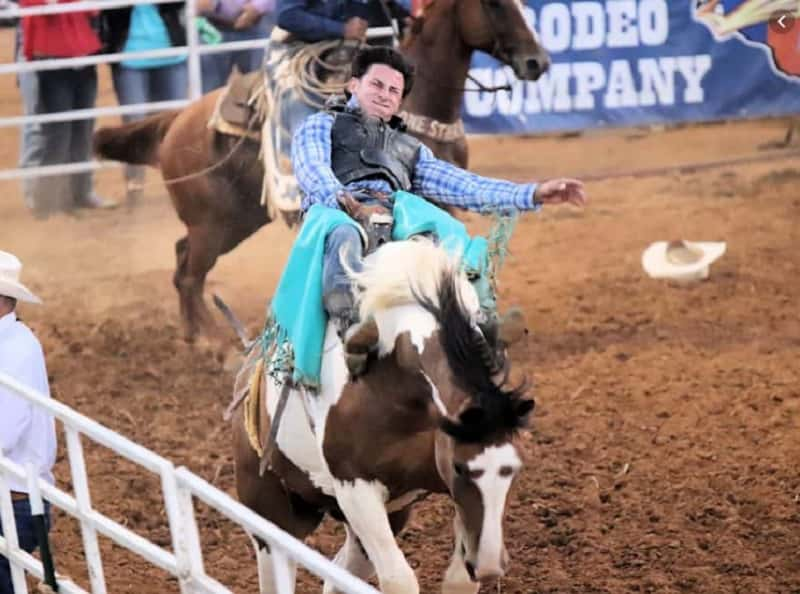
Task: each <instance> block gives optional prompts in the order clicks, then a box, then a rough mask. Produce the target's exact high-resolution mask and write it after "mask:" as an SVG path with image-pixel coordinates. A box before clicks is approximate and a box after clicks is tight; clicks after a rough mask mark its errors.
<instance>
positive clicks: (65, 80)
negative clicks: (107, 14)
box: [21, 0, 115, 212]
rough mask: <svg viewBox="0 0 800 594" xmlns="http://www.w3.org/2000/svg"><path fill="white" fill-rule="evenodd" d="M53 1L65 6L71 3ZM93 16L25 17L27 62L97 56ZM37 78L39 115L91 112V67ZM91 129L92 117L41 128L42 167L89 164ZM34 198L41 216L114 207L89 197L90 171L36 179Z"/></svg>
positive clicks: (29, 1) (28, 2)
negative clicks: (82, 209)
mask: <svg viewBox="0 0 800 594" xmlns="http://www.w3.org/2000/svg"><path fill="white" fill-rule="evenodd" d="M55 1H56V2H63V3H66V2H69V1H71V0H55ZM46 3H47V4H52V3H53V0H21V5H22V6H36V5H42V4H46ZM93 16H95V13H90V12H69V13H63V14H52V15H46V16H45V15H41V16H28V17H24V18H23V20H22V27H23V52H24V54H25V59H26V60H42V59H48V58H75V57H80V56H88V55H92V54H95V53H97V52H99V51H100V49H101V44H100V39H99V37H98V35H97V31H95V29H94V27H93V24H92V17H93ZM36 74H37V82H38V99H37V103H36V114H37V115H39V114H51V113H57V112H63V111H71V110H75V109H91V108H92V107H94V104H95V99H96V98H97V71H96V69H95V67H94V66H82V67H78V68H59V69H54V70H39V71H37V73H36ZM93 128H94V118H87V119H82V120H73V121H64V122H51V123H45V124H42V127H41V131H42V141H43V147H44V155H43V158H42V165H57V164H62V163H79V162H82V161H88V160H89V158H90V154H91V140H92V130H93ZM32 196H33V200H34V201H35V203H36V206H37V208H41V209H43V210H45V212H51V211H56V210H62V211H72V210H73V209H75V208H108V207H113V206H115V204H114V203H113V202H109V201H106V200H104V199H102V198H100V197H98V196H97V195H96V194H94V193H93V191H92V174H91V172H89V171H87V172H82V173H75V174H71V175H69V174H68V175H54V176H47V177H42V178H38V179H36V180H35V182H34V183H32Z"/></svg>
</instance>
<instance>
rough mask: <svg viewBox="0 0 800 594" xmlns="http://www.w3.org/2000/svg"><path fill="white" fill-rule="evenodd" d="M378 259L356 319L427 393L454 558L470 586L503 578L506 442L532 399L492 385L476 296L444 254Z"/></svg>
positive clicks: (508, 478) (412, 248) (399, 251)
mask: <svg viewBox="0 0 800 594" xmlns="http://www.w3.org/2000/svg"><path fill="white" fill-rule="evenodd" d="M381 252H383V253H381ZM375 256H376V258H375V260H374V266H373V267H372V270H367V271H366V272H365V274H363V275H361V278H360V279H359V280H361V281H362V284H363V285H365V286H366V287H367V289H366V290H365V291H364V293H363V294H362V295H363V297H364V299H363V300H362V304H361V305H362V315H363V314H368V315H373V316H375V320H376V325H377V327H378V329H379V335H380V339H379V350H380V352H381V353H383V354H384V355H386V354H388V353H392V354H393V355H394V358H395V360H396V361H397V362H398V364H399V366H400V367H401V368H404V369H405V370H406V373H407V374H408V375H409V376H414V377H416V378H418V379H417V381H416V382H415V385H417V386H419V387H420V389H422V390H425V391H427V392H428V394H427V395H426V396H425V398H424V400H425V401H427V402H428V403H430V406H428V407H427V409H428V410H429V411H431V412H430V413H429V414H430V415H431V423H430V426H431V427H432V428H435V429H438V431H437V433H436V437H435V442H436V448H435V458H436V470H437V472H438V475H439V477H440V478H441V480H442V481H443V482H444V483H445V484H446V485H447V488H448V490H449V492H450V494H451V496H452V498H453V500H454V502H455V504H456V510H457V513H456V520H455V529H456V543H457V549H456V554H457V555H460V556H461V558H462V560H463V563H464V567H465V569H466V571H467V572H468V573H469V576H470V577H471V578H472V579H473V580H484V579H490V578H495V577H498V576H501V575H503V573H504V571H505V567H506V564H507V553H506V550H505V545H504V542H503V517H504V515H505V510H506V505H507V496H508V492H509V490H510V488H511V485H512V482H513V480H514V478H515V476H516V475H517V473H518V472H519V470H520V468H521V466H522V462H521V460H520V457H519V455H518V453H517V450H516V448H515V446H514V444H513V438H514V436H515V435H516V433H517V431H518V430H519V429H520V428H521V427H523V426H524V425H525V423H526V421H527V418H528V415H529V414H530V412H531V411H532V410H533V407H534V402H533V400H531V399H529V398H526V397H525V393H524V390H523V389H521V388H520V389H507V388H506V386H505V382H504V380H503V379H502V378H500V379H499V378H498V375H499V374H498V371H497V366H496V365H495V361H494V357H495V353H496V348H495V345H491V344H489V342H488V341H487V339H486V338H485V337H484V336H483V334H482V333H481V331H480V330H479V329H478V326H477V324H476V320H477V318H478V312H479V304H478V298H477V295H476V293H475V290H474V289H473V288H472V286H471V285H470V283H469V281H468V280H467V279H466V276H465V275H464V274H463V273H462V272H461V271H460V268H459V266H458V265H457V264H456V263H454V262H453V261H452V260H451V259H449V257H448V256H447V255H446V254H445V252H444V250H443V249H442V248H440V247H438V246H434V245H433V244H432V243H430V242H428V241H414V242H397V243H393V244H388V245H386V246H384V247H383V248H382V249H381V250H379V251H378V252H377V253H376V254H375ZM376 285H381V286H382V287H383V290H382V291H376V290H372V289H371V287H375V286H376ZM409 287H410V289H409ZM409 296H410V297H411V299H409ZM409 302H412V304H411V305H409ZM403 304H405V305H403ZM499 334H502V331H501V332H500V333H499ZM423 408H425V407H423Z"/></svg>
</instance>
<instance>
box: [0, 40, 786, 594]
mask: <svg viewBox="0 0 800 594" xmlns="http://www.w3.org/2000/svg"><path fill="white" fill-rule="evenodd" d="M4 35H5V34H4ZM2 39H3V47H4V48H5V50H8V51H6V54H7V55H10V48H9V43H8V39H7V37H5V36H4V37H3V38H2ZM5 82H6V84H5V85H3V87H2V88H0V111H1V112H2V113H3V115H11V114H15V113H19V102H18V99H17V95H16V90H15V89H14V85H13V82H12V80H11V78H10V77H6V79H5ZM112 101H113V98H112V95H111V93H110V90H109V88H108V83H107V77H106V76H105V73H104V76H103V84H102V91H101V103H103V104H110V103H111V102H112ZM785 124H786V123H785V122H782V121H776V120H772V121H763V122H745V123H736V124H719V125H706V126H699V127H685V128H682V129H677V130H668V131H638V130H636V131H634V130H625V131H616V132H611V133H603V134H599V133H598V134H589V135H585V136H583V137H579V138H569V139H566V138H538V139H532V138H476V139H473V140H472V141H471V149H472V166H473V168H474V169H475V170H476V171H478V172H481V173H484V174H489V175H497V176H509V177H514V178H517V179H524V178H537V177H542V176H553V175H562V174H570V175H575V174H593V173H598V172H605V171H615V170H620V169H622V168H624V169H625V170H628V169H634V168H646V167H655V166H662V165H670V164H675V163H684V162H693V161H699V160H716V159H723V158H729V157H737V156H744V155H750V154H754V153H756V152H758V148H759V146H760V145H763V144H765V143H769V142H772V141H775V140H778V139H780V138H781V137H782V135H783V132H784V130H785ZM16 142H17V139H16V131H15V130H13V129H0V146H2V149H3V150H2V152H1V154H0V156H2V166H3V167H11V166H14V162H15V160H16V158H17V149H16V146H17V145H16ZM97 179H98V188H99V190H100V191H101V192H102V193H103V194H105V195H107V196H111V197H115V198H121V197H122V196H121V194H122V192H123V185H122V183H121V171H120V170H109V171H104V172H102V173H101V174H99V175H98V178H97ZM149 179H150V180H152V182H153V184H152V185H151V186H150V187H149V188H148V192H147V195H146V197H145V199H144V200H143V202H142V203H141V204H140V206H139V207H138V208H137V209H136V210H134V211H132V212H128V211H126V210H125V209H119V210H116V211H113V212H103V213H90V214H88V215H85V216H82V217H80V218H74V217H66V216H59V217H55V218H51V219H49V220H47V221H44V222H41V221H35V220H33V218H32V217H31V216H30V215H29V214H28V213H27V212H26V210H25V209H24V207H23V206H22V200H21V196H20V192H19V189H18V184H17V183H10V182H4V183H3V184H2V198H0V249H5V250H10V251H13V252H15V253H17V254H18V255H19V256H20V257H21V259H22V260H23V261H24V262H25V264H26V268H25V271H24V275H25V277H24V278H25V280H26V281H27V283H28V284H29V285H30V286H31V287H32V288H33V289H34V290H36V291H37V292H38V293H39V294H40V295H41V296H42V297H43V299H44V301H45V305H44V306H43V307H39V308H34V307H23V308H22V309H21V314H22V316H23V317H24V318H25V319H26V321H27V322H28V323H29V324H30V325H31V326H32V327H33V328H34V329H35V331H36V332H37V334H38V335H39V337H40V338H41V340H42V342H43V344H44V348H45V352H46V355H47V361H48V365H49V370H50V373H51V382H52V388H53V394H54V396H55V398H57V399H59V400H60V401H62V402H65V403H66V404H68V405H70V406H72V407H74V408H76V409H77V410H78V411H80V412H82V413H84V414H86V415H88V416H89V417H91V418H93V419H96V420H97V421H99V422H101V423H103V424H104V425H106V426H108V427H111V428H112V429H114V430H115V431H118V432H120V433H122V434H123V435H125V436H127V437H129V438H131V439H133V440H135V441H137V442H139V443H141V444H143V445H145V446H146V447H148V448H151V449H153V450H155V451H156V452H158V453H159V454H161V455H163V456H165V457H167V458H169V459H170V460H172V461H174V462H175V463H176V464H183V465H186V466H187V467H188V468H189V469H191V470H192V471H194V472H196V473H198V474H200V475H201V476H203V477H204V478H206V479H207V480H209V481H211V482H212V483H214V484H215V485H217V486H218V487H220V488H221V489H223V490H226V491H228V492H229V493H231V494H233V469H232V459H231V448H230V446H229V437H228V434H229V430H228V427H227V425H226V424H225V423H224V422H223V421H222V411H223V409H224V408H225V406H226V405H227V403H228V401H229V397H230V388H231V376H230V374H229V373H228V372H226V371H225V370H224V368H223V362H222V356H221V355H220V354H218V352H217V350H216V349H212V348H210V347H208V346H203V345H196V346H189V345H186V344H185V343H184V342H183V341H182V340H181V336H180V328H179V320H178V308H177V300H176V296H175V292H174V290H173V287H172V283H171V277H172V271H173V245H174V242H175V240H176V239H178V238H179V237H181V235H182V227H181V224H180V222H179V221H178V219H177V217H176V216H175V215H174V213H173V211H172V209H171V207H170V204H169V202H168V200H167V199H166V197H165V193H164V191H163V187H161V186H160V184H159V182H158V177H157V175H156V174H151V175H150V177H149ZM798 187H800V165H798V161H797V158H796V156H795V158H794V160H792V159H791V158H782V159H774V160H771V161H769V162H761V163H755V164H747V165H737V166H735V167H733V166H731V167H721V168H716V169H711V170H704V171H695V172H692V171H688V170H685V171H682V172H679V171H676V172H672V173H670V174H665V175H660V176H652V177H645V178H631V177H627V178H620V179H611V180H605V181H594V182H591V183H589V184H588V191H589V194H590V198H591V205H590V207H589V208H587V209H586V210H585V211H583V212H577V211H575V210H572V209H569V208H553V209H549V210H547V211H545V212H542V213H540V214H538V215H532V216H527V217H525V218H524V219H523V220H522V222H521V224H520V225H519V227H518V230H517V232H516V234H515V236H514V238H513V241H512V244H511V248H512V251H513V256H512V258H511V260H510V262H509V263H508V264H507V267H506V268H505V269H504V272H503V275H502V279H501V280H502V283H503V284H502V289H501V298H502V301H503V303H504V305H520V306H522V307H523V308H524V309H525V310H526V312H527V315H528V318H529V322H530V324H531V327H532V331H533V333H532V335H531V336H530V337H529V339H528V341H527V343H526V344H524V345H522V346H520V347H518V348H516V349H515V350H514V352H513V359H514V363H515V365H516V366H517V367H518V368H519V369H522V370H524V372H525V373H527V374H528V375H529V376H530V377H531V378H532V379H533V380H534V383H535V390H534V394H535V397H536V401H537V408H536V411H535V415H534V418H533V425H532V429H531V430H530V431H529V432H526V433H524V434H523V435H522V437H521V439H520V448H521V450H522V452H523V455H524V458H525V462H526V469H525V471H524V473H523V474H522V476H521V477H520V480H519V481H518V483H517V485H516V488H515V490H514V493H513V496H512V498H511V503H510V506H509V510H508V515H507V544H508V547H509V552H510V554H511V556H512V565H511V567H510V568H509V572H508V575H507V576H506V577H505V578H504V579H503V580H502V582H501V583H500V584H499V585H498V587H497V591H498V592H505V593H508V594H532V593H617V592H654V593H655V592H658V593H672V592H676V593H677V592H696V593H717V592H719V593H723V592H725V593H727V592H730V593H733V592H742V593H745V592H746V593H748V594H749V593H764V594H766V593H781V594H798V593H800V557H798V554H797V552H798V550H800V475H798V468H799V465H798V462H799V461H800V432H799V430H800V427H799V426H798V424H799V421H798V419H800V366H798V363H797V361H798V355H799V354H800V321H799V320H798V314H797V308H798V300H797V295H796V294H797V291H798V289H799V288H800V280H798V279H799V278H800V255H798V246H799V245H800V191H799V190H798ZM472 221H473V224H474V226H475V228H476V229H479V228H482V224H481V223H480V222H477V221H475V220H474V219H472ZM291 238H292V234H291V232H289V231H288V230H287V229H286V228H285V227H283V226H282V225H281V224H274V225H272V226H269V227H267V228H265V229H263V230H262V231H261V232H259V233H258V234H257V235H256V236H255V237H254V238H252V239H250V240H249V241H247V242H246V243H245V244H244V245H242V246H241V247H240V248H239V249H237V250H236V251H235V252H234V253H233V254H231V255H229V256H226V257H225V258H223V259H222V260H221V261H220V262H219V264H218V265H217V267H216V268H215V269H214V271H213V272H212V274H211V280H210V288H211V289H213V291H215V292H218V293H220V294H221V295H223V296H224V297H225V298H226V300H227V301H228V302H229V303H230V304H231V306H232V307H233V308H234V309H235V310H236V311H237V312H238V313H239V315H240V316H241V317H242V318H243V319H244V320H245V321H246V322H247V324H248V327H249V328H250V330H251V331H252V332H255V331H256V330H257V329H258V328H259V327H260V324H261V323H262V320H263V318H262V316H263V310H264V304H265V300H266V298H267V297H268V296H269V295H270V294H271V292H272V290H273V288H274V286H275V283H276V281H277V278H278V275H279V271H280V269H281V266H282V263H283V262H284V260H285V257H286V255H287V251H288V248H289V245H290V241H291ZM671 238H688V239H696V240H724V241H727V242H728V252H727V254H726V255H725V256H724V257H723V258H722V259H721V260H719V261H718V262H717V263H716V264H715V265H714V266H713V269H712V273H711V278H710V279H709V280H708V281H707V282H703V283H699V284H696V285H692V286H679V285H674V284H670V283H665V282H658V281H654V280H650V279H648V278H646V277H645V276H644V274H643V272H642V269H641V266H640V256H641V252H642V250H643V249H644V248H645V247H646V246H647V245H648V244H649V243H650V242H651V241H655V240H660V239H671ZM230 344H231V345H233V344H234V342H233V340H231V343H230ZM62 441H63V440H62ZM86 456H87V462H88V464H89V468H90V478H91V492H92V497H93V500H94V502H95V504H96V506H97V507H98V508H99V509H100V510H101V511H103V512H104V513H106V514H108V515H109V516H111V517H112V518H114V519H116V520H118V521H119V522H121V523H123V524H124V525H126V526H128V527H130V528H131V529H132V530H134V531H136V532H138V533H140V534H142V535H143V536H146V537H147V538H149V539H150V540H153V541H155V542H156V543H158V544H161V545H163V546H169V542H170V540H169V532H168V530H167V527H166V523H165V515H164V512H163V505H162V502H161V496H160V489H159V485H158V481H157V480H156V479H155V478H154V477H153V476H151V475H148V474H146V473H145V472H143V471H140V470H139V469H137V468H136V467H135V466H134V465H132V464H129V463H126V462H123V461H121V460H120V459H119V458H117V457H116V456H113V455H111V454H110V453H109V452H108V451H106V450H104V449H102V448H99V447H97V446H94V445H91V444H87V445H86ZM56 474H57V477H58V480H59V482H60V484H61V485H62V486H63V487H70V479H69V468H68V462H67V459H66V455H65V451H63V448H62V451H61V453H60V456H59V461H58V465H57V469H56ZM199 517H200V527H201V531H202V536H203V541H204V544H205V560H206V566H207V570H208V572H209V573H210V574H211V575H212V576H214V577H216V578H217V579H219V580H221V581H222V582H223V583H225V584H227V585H229V586H230V587H231V588H232V589H233V590H234V591H236V592H256V591H257V580H256V570H255V563H254V555H253V553H252V551H251V550H250V548H249V542H248V540H247V538H246V536H245V535H244V534H243V533H242V532H241V531H240V530H238V529H237V528H236V527H234V526H232V525H231V524H229V523H227V522H226V521H224V520H222V519H221V518H220V516H219V515H217V514H216V513H212V512H210V511H209V510H207V509H205V508H203V507H200V512H199ZM450 518H451V509H450V507H449V506H448V503H447V501H445V500H444V499H436V498H434V499H431V500H429V501H428V502H426V503H424V504H422V505H420V506H419V507H418V509H417V513H416V515H415V517H414V519H413V521H412V522H411V525H410V526H409V528H408V529H407V530H406V531H405V533H404V534H403V536H402V539H401V541H402V547H403V549H404V551H405V552H406V554H407V555H408V557H409V559H410V561H411V563H412V565H413V566H414V567H415V568H416V569H417V571H418V574H419V577H420V580H421V585H422V591H423V592H434V591H437V589H438V584H439V580H440V577H441V575H442V573H443V571H444V569H445V567H446V564H447V560H448V556H449V552H450V547H451V539H452V537H451V529H450ZM52 536H53V539H52V540H53V547H54V549H55V556H56V560H57V564H58V569H59V571H60V572H61V573H64V574H67V575H69V576H71V577H72V578H73V579H74V580H76V581H77V582H79V583H80V584H82V585H83V586H84V587H88V578H87V572H86V568H85V564H84V561H83V552H82V551H83V549H82V544H81V535H80V530H79V526H78V524H77V523H76V522H74V521H73V520H72V519H71V518H69V517H68V516H66V515H64V514H63V513H60V512H59V513H56V517H55V528H54V531H53V534H52ZM340 542H341V531H340V530H339V528H338V527H337V526H335V525H334V524H333V523H326V524H325V525H324V526H323V528H322V529H321V530H320V531H319V532H318V533H317V534H316V535H315V536H314V537H313V538H311V539H309V543H310V544H311V545H312V546H315V547H317V548H319V549H321V550H322V551H323V552H324V553H326V554H329V555H330V554H333V553H334V552H335V550H336V547H337V546H338V544H339V543H340ZM101 543H102V555H103V558H104V561H105V574H106V579H107V581H108V591H109V592H112V593H123V592H136V593H161V592H177V591H178V589H177V584H176V582H175V581H174V580H170V579H169V578H168V577H167V576H166V575H164V574H163V573H162V572H160V571H159V570H156V569H154V568H153V567H152V566H150V565H148V564H147V563H145V562H144V561H143V560H141V559H139V558H138V557H135V556H133V555H131V554H129V553H127V552H126V551H124V550H122V549H120V548H119V547H117V546H115V545H112V544H111V543H110V541H108V540H106V539H102V540H101ZM318 588H319V586H318V584H317V582H316V581H315V580H314V579H312V578H310V577H309V576H308V575H305V574H303V575H302V576H301V585H300V587H299V591H300V592H303V593H305V592H315V591H318ZM493 590H494V588H492V591H493Z"/></svg>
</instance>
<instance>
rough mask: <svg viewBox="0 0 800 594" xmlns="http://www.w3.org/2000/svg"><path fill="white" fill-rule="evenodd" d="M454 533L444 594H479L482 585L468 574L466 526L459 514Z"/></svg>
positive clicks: (456, 518) (456, 516)
mask: <svg viewBox="0 0 800 594" xmlns="http://www.w3.org/2000/svg"><path fill="white" fill-rule="evenodd" d="M453 532H454V536H455V538H454V540H455V548H454V549H453V557H452V559H450V565H449V566H448V567H447V571H446V572H445V574H444V580H443V581H442V594H477V593H478V590H479V589H480V587H481V585H480V584H479V583H478V582H473V581H472V580H471V579H470V577H469V573H468V572H467V565H466V563H465V561H464V525H463V524H462V522H461V518H460V517H459V515H458V512H456V515H455V519H454V520H453Z"/></svg>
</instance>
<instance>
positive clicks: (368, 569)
mask: <svg viewBox="0 0 800 594" xmlns="http://www.w3.org/2000/svg"><path fill="white" fill-rule="evenodd" d="M344 527H345V530H346V531H347V538H346V539H345V541H344V545H343V546H342V548H341V549H339V552H338V553H337V554H336V557H334V559H333V562H334V563H336V565H338V566H339V567H342V568H344V569H346V570H347V571H349V572H350V573H352V574H353V575H354V576H356V577H357V578H361V579H362V580H368V579H369V578H371V577H372V576H373V575H375V567H374V566H373V565H372V562H371V561H370V560H369V559H368V558H367V556H366V553H365V552H364V549H363V548H362V545H361V543H360V542H359V541H358V537H357V536H356V535H355V534H354V533H353V529H352V528H350V525H349V524H345V525H344ZM322 594H339V590H337V589H336V586H334V585H333V583H331V582H328V581H326V582H325V586H324V587H323V588H322Z"/></svg>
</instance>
